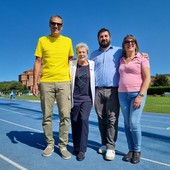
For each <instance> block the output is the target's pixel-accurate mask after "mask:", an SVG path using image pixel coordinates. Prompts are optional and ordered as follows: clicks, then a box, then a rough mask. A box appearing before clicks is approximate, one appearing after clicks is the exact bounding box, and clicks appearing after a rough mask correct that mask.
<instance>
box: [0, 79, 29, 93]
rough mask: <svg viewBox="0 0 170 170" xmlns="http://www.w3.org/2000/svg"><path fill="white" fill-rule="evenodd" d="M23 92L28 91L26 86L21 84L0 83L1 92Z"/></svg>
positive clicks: (16, 82) (12, 82) (14, 82)
mask: <svg viewBox="0 0 170 170" xmlns="http://www.w3.org/2000/svg"><path fill="white" fill-rule="evenodd" d="M11 90H14V91H23V90H28V88H27V86H26V85H22V83H21V82H18V81H11V82H0V91H11Z"/></svg>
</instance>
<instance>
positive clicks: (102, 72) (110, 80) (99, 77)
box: [90, 46, 122, 87]
mask: <svg viewBox="0 0 170 170" xmlns="http://www.w3.org/2000/svg"><path fill="white" fill-rule="evenodd" d="M121 56H122V49H121V48H120V47H115V46H110V48H109V49H107V50H105V51H103V50H102V49H100V48H99V49H98V50H95V51H94V52H93V53H92V54H91V56H90V59H91V60H93V61H94V63H95V68H94V71H95V83H96V87H117V86H118V84H119V72H118V68H119V63H120V57H121Z"/></svg>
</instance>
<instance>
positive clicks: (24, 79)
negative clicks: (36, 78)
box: [18, 69, 33, 90]
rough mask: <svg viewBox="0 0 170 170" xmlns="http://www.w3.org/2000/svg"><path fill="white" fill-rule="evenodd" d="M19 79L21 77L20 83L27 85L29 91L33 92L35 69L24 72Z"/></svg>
mask: <svg viewBox="0 0 170 170" xmlns="http://www.w3.org/2000/svg"><path fill="white" fill-rule="evenodd" d="M18 77H19V82H21V83H22V85H26V86H27V87H28V89H29V90H32V86H33V69H30V70H27V71H24V72H23V73H22V74H20V75H19V76H18Z"/></svg>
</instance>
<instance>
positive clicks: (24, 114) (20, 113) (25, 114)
mask: <svg viewBox="0 0 170 170" xmlns="http://www.w3.org/2000/svg"><path fill="white" fill-rule="evenodd" d="M0 110H3V111H8V112H12V113H16V114H19V115H23V116H29V117H33V118H37V117H38V116H33V115H31V114H28V113H22V112H17V111H14V110H9V109H2V108H0Z"/></svg>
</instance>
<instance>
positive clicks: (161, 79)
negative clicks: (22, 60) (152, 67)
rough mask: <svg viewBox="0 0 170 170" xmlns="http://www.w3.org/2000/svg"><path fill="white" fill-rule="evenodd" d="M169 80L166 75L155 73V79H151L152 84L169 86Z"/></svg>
mask: <svg viewBox="0 0 170 170" xmlns="http://www.w3.org/2000/svg"><path fill="white" fill-rule="evenodd" d="M169 84H170V81H169V79H168V77H167V76H166V75H164V74H156V76H155V79H154V80H153V85H152V86H169Z"/></svg>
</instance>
